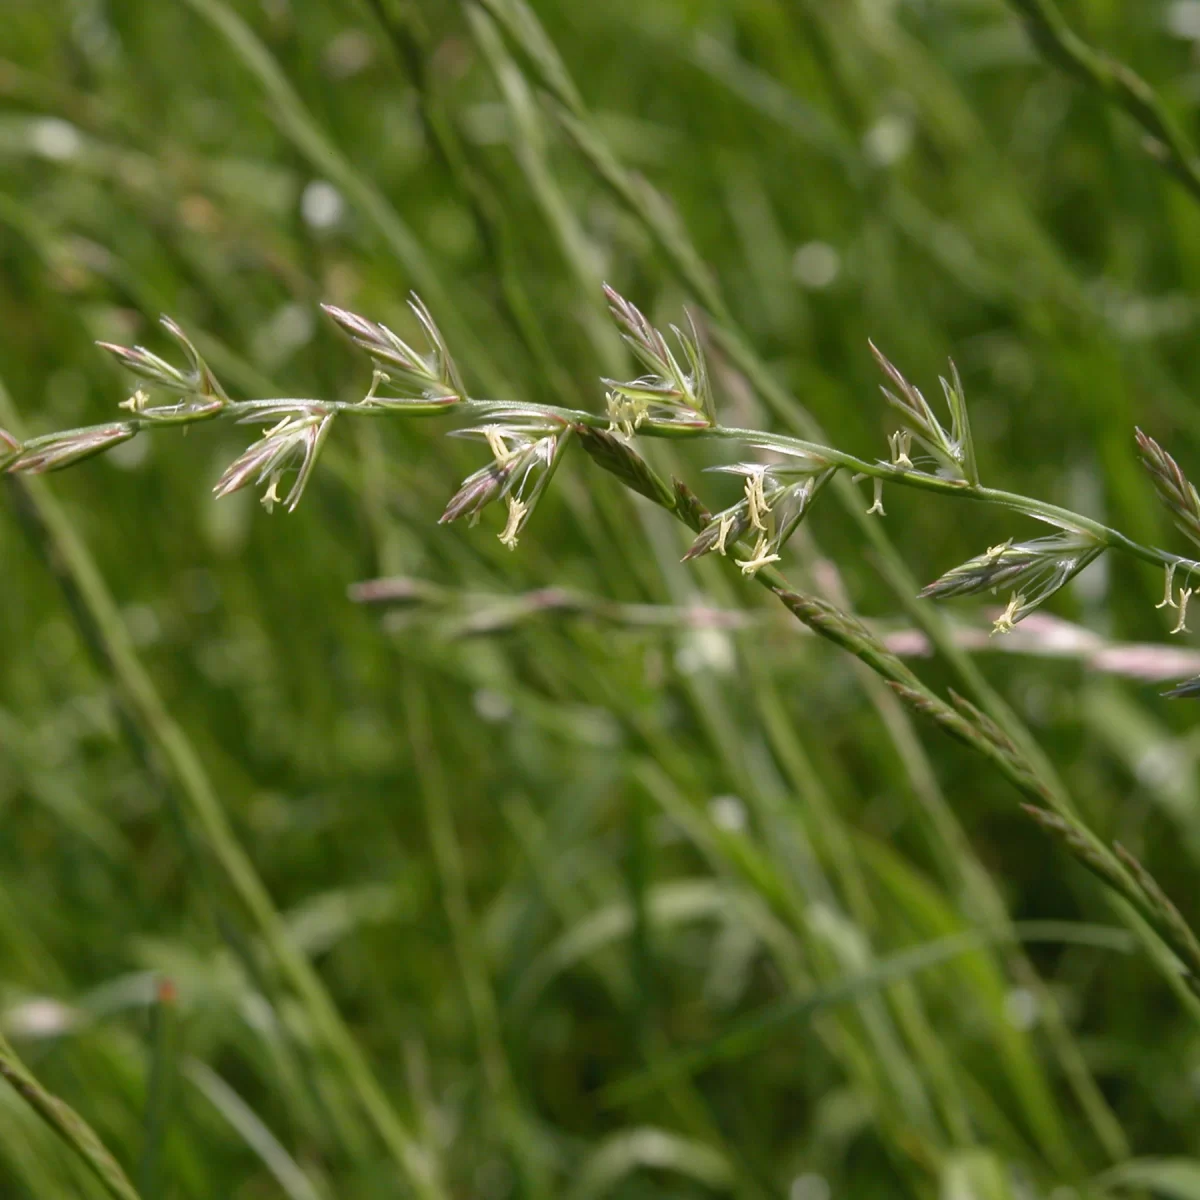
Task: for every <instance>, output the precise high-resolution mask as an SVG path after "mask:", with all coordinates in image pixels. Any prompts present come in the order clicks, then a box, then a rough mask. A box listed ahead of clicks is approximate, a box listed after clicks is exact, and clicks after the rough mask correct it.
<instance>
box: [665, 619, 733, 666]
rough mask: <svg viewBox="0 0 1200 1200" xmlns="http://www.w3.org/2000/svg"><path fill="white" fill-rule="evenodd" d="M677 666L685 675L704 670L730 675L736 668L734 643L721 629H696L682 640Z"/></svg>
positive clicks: (677, 654) (676, 654) (676, 659)
mask: <svg viewBox="0 0 1200 1200" xmlns="http://www.w3.org/2000/svg"><path fill="white" fill-rule="evenodd" d="M675 666H676V668H677V669H678V670H679V671H681V672H682V673H683V674H684V675H694V674H696V672H697V671H704V670H709V671H715V672H716V673H717V674H719V675H728V674H729V672H730V671H732V670H733V668H734V653H733V642H732V640H731V639H730V637H729V635H728V634H726V633H722V632H721V630H719V629H694V630H692V631H691V632H690V633H688V634H685V635H684V637H683V638H682V639H681V644H680V647H679V649H678V650H677V651H676V652H675Z"/></svg>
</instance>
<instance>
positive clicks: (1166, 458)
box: [1134, 429, 1200, 546]
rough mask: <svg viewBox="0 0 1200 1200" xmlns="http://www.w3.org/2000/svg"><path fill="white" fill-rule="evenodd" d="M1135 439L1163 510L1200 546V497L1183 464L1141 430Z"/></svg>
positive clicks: (1181, 530)
mask: <svg viewBox="0 0 1200 1200" xmlns="http://www.w3.org/2000/svg"><path fill="white" fill-rule="evenodd" d="M1134 437H1135V438H1136V439H1137V448H1138V454H1139V455H1140V456H1141V460H1142V466H1144V467H1145V468H1146V470H1147V471H1149V473H1150V478H1151V479H1152V480H1153V481H1154V490H1155V491H1156V492H1157V493H1158V498H1159V500H1160V501H1161V503H1162V505H1163V507H1164V508H1166V510H1167V512H1169V513H1170V514H1171V519H1172V520H1173V521H1174V522H1175V525H1176V527H1177V528H1178V529H1179V531H1180V532H1181V533H1182V534H1183V535H1184V536H1185V537H1188V538H1190V539H1191V540H1192V541H1193V542H1195V543H1196V545H1198V546H1200V494H1197V492H1196V488H1195V486H1194V485H1193V483H1192V482H1191V480H1190V479H1188V477H1187V476H1186V475H1185V474H1184V473H1183V471H1182V469H1181V468H1180V466H1179V464H1178V463H1177V462H1176V461H1175V460H1174V459H1173V458H1172V457H1171V456H1170V455H1169V454H1168V453H1167V452H1166V451H1165V450H1164V449H1163V448H1162V447H1161V446H1160V445H1159V444H1158V443H1157V442H1156V441H1155V440H1154V439H1153V438H1152V437H1150V436H1149V435H1148V434H1145V433H1143V432H1142V431H1141V430H1140V429H1137V430H1135V431H1134Z"/></svg>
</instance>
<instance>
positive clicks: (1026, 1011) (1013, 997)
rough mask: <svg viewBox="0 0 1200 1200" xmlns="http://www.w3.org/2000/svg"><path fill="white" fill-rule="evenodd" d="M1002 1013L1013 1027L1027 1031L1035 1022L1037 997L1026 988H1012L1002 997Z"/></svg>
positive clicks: (1036, 1017)
mask: <svg viewBox="0 0 1200 1200" xmlns="http://www.w3.org/2000/svg"><path fill="white" fill-rule="evenodd" d="M1004 1015H1005V1016H1006V1017H1007V1018H1008V1023H1009V1024H1010V1025H1011V1026H1012V1027H1013V1028H1014V1029H1019V1030H1020V1031H1021V1032H1022V1033H1025V1032H1027V1031H1028V1030H1030V1029H1032V1028H1033V1027H1034V1026H1035V1025H1036V1024H1037V1019H1038V999H1037V997H1036V996H1035V995H1034V994H1033V993H1032V992H1031V991H1030V990H1029V989H1028V988H1022V987H1018V988H1013V989H1012V991H1010V992H1009V993H1008V995H1007V996H1005V997H1004Z"/></svg>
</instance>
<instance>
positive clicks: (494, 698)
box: [471, 688, 513, 724]
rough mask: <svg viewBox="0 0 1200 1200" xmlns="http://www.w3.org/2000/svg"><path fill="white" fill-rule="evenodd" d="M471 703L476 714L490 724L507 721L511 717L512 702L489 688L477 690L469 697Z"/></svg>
mask: <svg viewBox="0 0 1200 1200" xmlns="http://www.w3.org/2000/svg"><path fill="white" fill-rule="evenodd" d="M471 702H472V703H473V704H474V706H475V711H476V713H478V715H479V716H480V717H481V718H482V719H483V720H485V721H487V722H489V723H491V724H495V723H496V722H498V721H507V720H508V719H509V717H511V716H512V712H513V706H512V701H511V700H510V699H509V698H508V697H507V696H505V695H504V694H503V693H502V692H497V691H493V690H492V689H491V688H479V689H478V690H477V691H476V693H475V695H474V696H472V697H471Z"/></svg>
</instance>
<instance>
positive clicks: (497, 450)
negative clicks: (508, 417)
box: [483, 425, 512, 465]
mask: <svg viewBox="0 0 1200 1200" xmlns="http://www.w3.org/2000/svg"><path fill="white" fill-rule="evenodd" d="M483 436H484V437H485V438H486V439H487V444H488V449H489V450H490V451H491V452H492V457H493V458H494V459H495V460H496V463H497V465H503V464H504V463H505V462H506V461H507V460H508V456H509V455H510V454H511V453H512V451H511V450H509V448H508V445H507V443H506V442H505V440H504V439H503V438H502V437H501V436H500V431H499V430H498V429H497V428H496V427H495V426H494V425H485V426H484V427H483Z"/></svg>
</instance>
